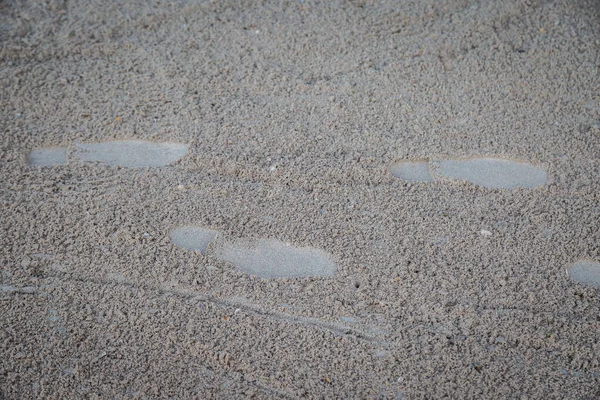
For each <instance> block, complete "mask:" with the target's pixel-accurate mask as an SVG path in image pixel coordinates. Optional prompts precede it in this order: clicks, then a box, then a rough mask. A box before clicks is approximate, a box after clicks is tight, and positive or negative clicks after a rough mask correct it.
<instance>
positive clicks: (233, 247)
mask: <svg viewBox="0 0 600 400" xmlns="http://www.w3.org/2000/svg"><path fill="white" fill-rule="evenodd" d="M217 257H219V258H220V259H222V260H224V261H227V262H230V263H232V264H234V265H235V266H236V267H237V268H239V269H240V270H241V271H244V272H246V273H249V274H252V275H256V276H259V277H262V278H297V277H309V276H330V275H333V274H334V273H335V270H336V267H335V264H334V263H333V261H331V259H330V256H329V255H328V254H327V253H325V252H324V251H322V250H319V249H312V248H308V247H304V248H298V247H294V246H292V245H290V244H289V243H284V242H281V241H279V240H276V239H260V240H256V241H248V240H238V241H236V242H234V243H229V244H226V245H225V246H224V247H223V248H222V249H220V250H218V256H217Z"/></svg>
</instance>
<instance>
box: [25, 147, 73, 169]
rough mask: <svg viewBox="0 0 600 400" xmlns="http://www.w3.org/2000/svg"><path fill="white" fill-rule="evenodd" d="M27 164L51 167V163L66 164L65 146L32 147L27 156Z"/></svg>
mask: <svg viewBox="0 0 600 400" xmlns="http://www.w3.org/2000/svg"><path fill="white" fill-rule="evenodd" d="M27 161H28V162H29V165H31V166H33V167H51V166H53V165H67V148H66V147H44V148H39V149H34V150H32V151H31V153H29V155H28V156H27Z"/></svg>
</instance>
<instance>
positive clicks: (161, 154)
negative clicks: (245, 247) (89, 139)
mask: <svg viewBox="0 0 600 400" xmlns="http://www.w3.org/2000/svg"><path fill="white" fill-rule="evenodd" d="M188 149H189V146H188V145H187V144H182V143H153V142H148V141H144V140H113V141H108V142H102V143H78V144H75V150H74V151H73V153H72V154H71V157H73V158H76V159H79V160H81V161H83V162H99V163H102V164H104V165H110V166H121V167H128V168H141V167H164V166H166V165H169V164H172V163H174V162H175V161H177V160H179V159H180V158H182V157H183V156H185V155H186V154H187V153H188ZM68 160H69V156H68V152H67V148H66V147H47V148H41V149H35V150H33V151H32V152H31V153H29V157H28V161H29V164H30V165H32V166H36V167H43V166H52V165H66V164H67V162H68Z"/></svg>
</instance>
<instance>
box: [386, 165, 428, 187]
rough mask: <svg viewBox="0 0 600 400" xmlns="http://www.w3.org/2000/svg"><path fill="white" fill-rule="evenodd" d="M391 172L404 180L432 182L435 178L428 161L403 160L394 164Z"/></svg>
mask: <svg viewBox="0 0 600 400" xmlns="http://www.w3.org/2000/svg"><path fill="white" fill-rule="evenodd" d="M390 172H391V173H392V175H393V176H395V177H396V178H398V179H401V180H403V181H410V182H431V181H432V180H433V178H432V177H431V172H430V171H429V163H428V162H427V161H401V162H398V163H396V164H392V166H391V167H390Z"/></svg>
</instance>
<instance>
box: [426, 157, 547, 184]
mask: <svg viewBox="0 0 600 400" xmlns="http://www.w3.org/2000/svg"><path fill="white" fill-rule="evenodd" d="M434 165H435V166H436V168H437V170H436V171H437V173H439V174H440V176H443V177H446V178H452V179H460V180H464V181H467V182H471V183H474V184H476V185H480V186H484V187H488V188H493V189H514V188H516V187H519V186H520V187H524V188H534V187H537V186H541V185H544V184H546V183H547V182H548V175H547V174H546V171H544V170H543V169H542V168H540V167H536V166H535V165H532V164H528V163H524V162H517V161H512V160H506V159H501V158H475V159H469V160H443V161H437V162H435V164H434Z"/></svg>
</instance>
